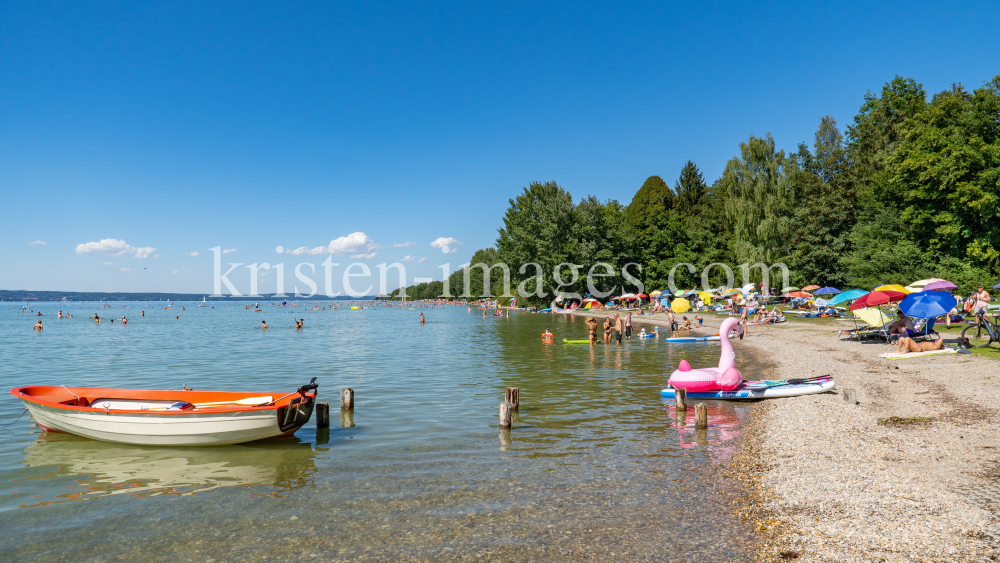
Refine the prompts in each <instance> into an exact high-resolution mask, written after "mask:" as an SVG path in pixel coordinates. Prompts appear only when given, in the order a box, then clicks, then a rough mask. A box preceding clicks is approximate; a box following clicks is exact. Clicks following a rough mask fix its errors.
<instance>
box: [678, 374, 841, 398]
mask: <svg viewBox="0 0 1000 563" xmlns="http://www.w3.org/2000/svg"><path fill="white" fill-rule="evenodd" d="M780 383H781V382H780V381H744V382H743V384H742V385H740V386H739V387H738V388H736V389H733V390H732V391H708V392H704V393H688V394H687V398H688V399H721V400H738V399H777V398H779V397H798V396H799V395H812V394H814V393H824V392H826V391H829V390H831V389H833V388H834V387H835V386H836V384H835V383H834V382H833V380H832V379H831V380H827V381H817V382H816V383H791V384H785V385H781V384H780ZM660 397H663V398H665V399H673V398H674V389H673V387H667V388H666V389H664V390H662V391H660Z"/></svg>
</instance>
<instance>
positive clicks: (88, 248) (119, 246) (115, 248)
mask: <svg viewBox="0 0 1000 563" xmlns="http://www.w3.org/2000/svg"><path fill="white" fill-rule="evenodd" d="M94 252H106V253H108V254H109V255H111V256H121V255H122V254H134V255H135V257H136V258H146V257H148V256H149V255H150V254H152V253H154V252H156V249H155V248H153V247H152V246H132V245H131V244H129V243H127V242H125V241H124V240H121V239H114V238H106V239H101V240H100V241H97V242H88V243H85V244H78V245H76V253H77V254H91V253H94Z"/></svg>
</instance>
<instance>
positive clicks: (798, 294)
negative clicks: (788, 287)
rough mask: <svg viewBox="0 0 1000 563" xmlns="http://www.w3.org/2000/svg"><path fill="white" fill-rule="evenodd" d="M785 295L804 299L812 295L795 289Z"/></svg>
mask: <svg viewBox="0 0 1000 563" xmlns="http://www.w3.org/2000/svg"><path fill="white" fill-rule="evenodd" d="M785 297H800V298H802V299H809V298H810V297H812V295H811V294H809V293H806V292H804V291H793V292H791V293H786V294H785Z"/></svg>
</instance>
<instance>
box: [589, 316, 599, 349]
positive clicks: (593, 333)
mask: <svg viewBox="0 0 1000 563" xmlns="http://www.w3.org/2000/svg"><path fill="white" fill-rule="evenodd" d="M587 328H589V329H590V344H591V345H594V344H597V319H595V318H594V317H590V318H589V319H587Z"/></svg>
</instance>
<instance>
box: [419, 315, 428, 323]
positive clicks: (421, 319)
mask: <svg viewBox="0 0 1000 563" xmlns="http://www.w3.org/2000/svg"><path fill="white" fill-rule="evenodd" d="M425 322H427V319H425V318H424V314H423V313H420V324H424V323H425Z"/></svg>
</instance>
